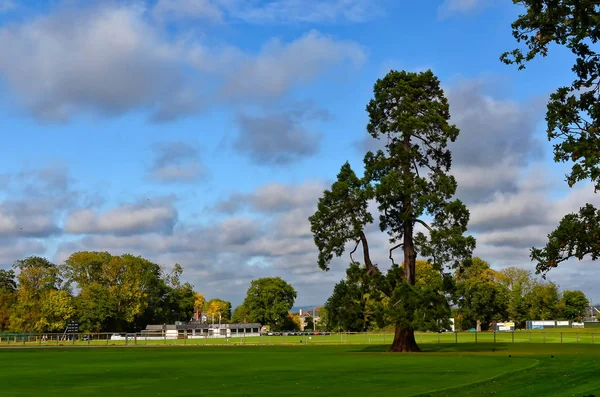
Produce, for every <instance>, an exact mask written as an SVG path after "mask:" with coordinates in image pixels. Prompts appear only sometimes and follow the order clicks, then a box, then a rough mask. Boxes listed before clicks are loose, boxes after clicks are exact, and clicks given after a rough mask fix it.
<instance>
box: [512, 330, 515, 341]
mask: <svg viewBox="0 0 600 397" xmlns="http://www.w3.org/2000/svg"><path fill="white" fill-rule="evenodd" d="M512 343H515V331H513V332H512Z"/></svg>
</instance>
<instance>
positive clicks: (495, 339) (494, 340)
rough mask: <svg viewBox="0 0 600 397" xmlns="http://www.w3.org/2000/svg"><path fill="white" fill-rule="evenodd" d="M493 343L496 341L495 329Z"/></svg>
mask: <svg viewBox="0 0 600 397" xmlns="http://www.w3.org/2000/svg"><path fill="white" fill-rule="evenodd" d="M494 343H496V331H494Z"/></svg>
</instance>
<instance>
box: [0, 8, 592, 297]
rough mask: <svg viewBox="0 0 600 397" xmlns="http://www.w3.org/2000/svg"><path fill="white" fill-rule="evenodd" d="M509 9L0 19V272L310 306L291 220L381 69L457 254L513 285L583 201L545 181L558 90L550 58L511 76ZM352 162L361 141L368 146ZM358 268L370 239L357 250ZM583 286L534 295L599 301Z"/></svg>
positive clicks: (136, 11)
mask: <svg viewBox="0 0 600 397" xmlns="http://www.w3.org/2000/svg"><path fill="white" fill-rule="evenodd" d="M519 12H520V9H519V8H518V7H517V6H514V5H513V4H511V3H510V2H504V3H501V2H494V1H491V0H487V1H486V0H427V1H422V2H393V1H391V0H370V1H367V0H322V1H316V0H310V1H299V0H270V1H263V0H248V1H242V0H159V1H147V2H146V1H110V2H108V1H106V2H99V3H92V2H79V1H75V0H71V1H62V2H61V1H41V0H40V1H35V2H34V1H30V2H28V1H18V0H0V48H3V57H2V59H0V128H1V130H0V131H1V133H2V140H3V145H2V147H3V148H4V150H2V156H1V157H0V164H1V167H0V266H3V267H9V266H10V265H11V264H12V263H13V262H14V261H15V260H17V259H19V258H22V257H24V256H27V255H31V254H39V255H46V256H48V257H49V258H51V259H52V260H54V261H56V262H57V263H60V262H61V261H62V260H64V259H65V258H67V257H68V256H69V255H70V254H71V253H72V252H75V251H77V250H108V251H110V252H112V253H115V254H120V253H123V252H130V253H134V254H139V255H144V256H146V257H148V258H149V259H152V260H155V261H157V262H158V263H161V264H163V265H164V266H166V267H167V268H169V267H170V266H172V265H173V264H174V263H180V264H181V265H183V266H184V268H185V269H186V270H185V273H184V278H186V279H187V280H189V281H190V282H192V283H193V284H194V285H195V286H196V289H197V290H199V291H201V292H204V293H205V294H206V295H207V296H209V297H213V296H218V297H221V298H225V299H229V300H231V301H232V302H233V303H234V304H237V303H239V302H240V301H241V299H242V298H243V296H244V294H245V290H246V288H247V286H248V283H249V282H250V280H252V279H253V278H257V277H262V276H271V275H278V276H281V277H283V278H284V279H286V280H288V281H290V282H291V283H292V284H293V285H294V286H295V287H296V289H297V290H298V300H297V304H299V305H306V304H315V303H322V302H323V301H324V300H325V299H326V298H327V296H329V294H330V293H331V290H332V287H333V284H334V283H335V282H336V281H338V280H339V279H341V278H342V277H343V273H344V269H345V266H344V263H346V262H347V258H344V259H343V260H340V261H338V262H337V263H336V264H335V266H334V267H333V269H332V271H330V272H328V273H323V272H321V271H319V270H318V268H317V266H316V263H315V262H316V252H315V248H314V246H313V244H312V239H311V236H310V232H309V229H308V222H307V219H306V218H307V217H308V216H309V215H310V214H312V212H314V209H315V205H316V200H317V198H318V196H319V195H320V193H321V192H322V190H323V189H324V188H326V187H327V185H328V183H330V182H331V180H332V178H334V177H335V175H336V173H337V172H338V170H339V167H340V166H341V164H343V162H344V161H346V160H349V161H350V162H351V163H352V164H353V165H354V166H355V168H356V169H360V168H361V167H360V164H361V161H362V157H363V155H364V152H365V147H369V146H365V145H368V144H367V143H366V141H368V139H367V138H368V134H367V133H366V131H365V126H366V122H367V117H366V112H365V110H364V109H365V106H366V104H367V102H368V101H369V99H370V98H371V95H372V87H373V84H374V82H375V81H376V79H377V78H379V77H383V76H384V75H385V73H386V72H387V71H389V70H390V69H398V70H402V69H404V70H408V71H422V70H425V69H428V68H431V69H432V70H433V72H434V73H435V74H436V75H437V76H438V77H439V78H440V80H441V82H442V85H443V87H444V89H445V91H446V94H447V96H448V97H449V99H450V105H451V113H452V118H453V121H454V122H455V123H456V124H457V125H458V126H459V127H460V128H461V130H462V134H461V136H460V137H459V139H458V141H457V143H456V144H455V145H454V146H453V150H454V173H455V175H456V177H457V179H458V182H459V186H460V188H459V192H458V196H459V198H461V199H463V200H464V201H465V202H466V203H467V204H468V205H469V208H470V209H471V213H472V222H471V225H472V226H471V231H472V232H473V233H474V234H476V235H477V237H478V248H477V251H476V254H477V255H479V256H481V257H482V258H483V259H485V260H487V261H489V262H490V263H491V264H492V265H493V266H494V267H495V268H498V269H500V268H502V267H505V266H509V265H517V266H523V267H527V268H530V269H532V268H533V265H532V264H531V263H530V262H529V260H528V248H529V247H531V246H532V245H538V246H539V245H541V244H542V243H543V240H544V236H545V235H546V234H547V233H548V232H549V231H551V230H552V227H553V226H554V225H556V223H557V222H558V220H559V219H560V217H561V215H563V214H564V213H566V212H569V211H573V210H576V209H578V208H579V206H581V205H583V204H585V202H594V201H595V202H596V203H597V202H598V198H597V196H596V195H594V194H593V190H592V188H591V187H590V186H589V185H586V184H582V185H581V186H577V188H575V189H571V190H568V189H567V188H566V187H565V184H564V183H563V182H562V181H563V179H564V178H563V176H564V173H565V168H564V166H558V165H555V164H553V163H552V162H551V146H550V144H549V143H548V142H547V141H546V139H545V135H544V105H545V102H546V99H547V96H548V95H549V93H550V92H552V91H553V90H554V89H555V88H556V87H557V86H560V85H563V84H568V83H569V82H570V79H571V75H570V65H571V62H572V59H571V58H570V56H569V55H568V54H567V53H566V52H565V51H564V50H562V49H560V48H553V49H552V51H551V54H550V56H549V57H547V58H545V59H541V60H536V61H534V62H533V63H532V64H531V65H530V66H529V67H528V69H527V70H526V71H521V72H519V71H517V70H516V68H514V67H510V66H506V65H504V64H502V63H501V62H500V61H499V56H500V54H501V53H502V52H503V51H505V50H509V49H512V48H514V47H515V43H514V40H513V39H512V36H511V30H510V23H511V22H512V21H513V20H514V19H515V18H516V16H517V15H518V14H519ZM371 145H372V143H371ZM372 239H373V240H372V241H373V243H372V245H373V246H374V248H375V250H376V253H375V255H376V258H377V259H378V260H379V262H381V263H383V262H387V261H386V259H385V258H386V255H385V252H386V248H385V247H386V244H387V242H386V238H385V236H381V235H377V234H376V233H373V234H372ZM596 269H597V267H596V266H595V265H593V264H590V263H589V262H586V261H584V262H577V263H569V264H565V265H564V266H563V267H562V268H560V269H558V270H556V271H553V272H552V273H551V274H550V279H551V280H553V281H556V282H557V283H559V284H560V285H561V287H563V288H580V289H583V290H584V292H586V293H587V294H588V296H589V297H591V298H592V299H593V300H594V301H598V300H600V295H598V292H597V289H595V288H594V284H593V282H592V280H593V279H595V278H596V276H597V270H596Z"/></svg>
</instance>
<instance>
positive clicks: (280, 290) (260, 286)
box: [243, 277, 296, 330]
mask: <svg viewBox="0 0 600 397" xmlns="http://www.w3.org/2000/svg"><path fill="white" fill-rule="evenodd" d="M295 299H296V290H294V288H293V287H292V286H291V285H290V284H288V283H286V282H285V281H284V280H283V279H281V278H280V277H264V278H259V279H258V280H252V282H251V283H250V287H249V288H248V292H247V294H246V299H244V303H243V305H244V307H245V308H246V309H247V310H248V316H249V318H250V319H251V321H252V322H259V323H261V324H263V325H269V326H270V327H271V329H272V330H275V329H278V328H281V326H283V324H284V322H285V320H286V318H287V316H288V312H289V311H290V309H291V308H292V306H293V305H294V300H295Z"/></svg>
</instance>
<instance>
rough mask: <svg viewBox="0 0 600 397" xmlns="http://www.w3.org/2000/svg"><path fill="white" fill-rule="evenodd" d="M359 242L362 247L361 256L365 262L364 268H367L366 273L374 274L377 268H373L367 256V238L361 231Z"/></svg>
mask: <svg viewBox="0 0 600 397" xmlns="http://www.w3.org/2000/svg"><path fill="white" fill-rule="evenodd" d="M360 241H361V242H362V246H363V256H364V260H365V266H366V267H367V273H369V274H376V273H377V268H376V267H375V266H373V262H371V255H370V254H369V243H368V242H367V237H366V236H365V233H364V232H363V231H362V230H361V232H360Z"/></svg>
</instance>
